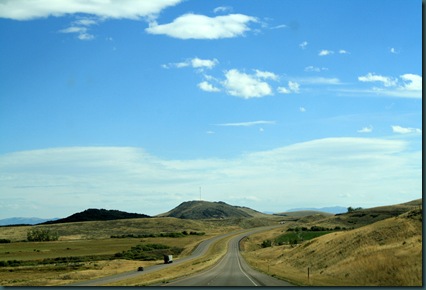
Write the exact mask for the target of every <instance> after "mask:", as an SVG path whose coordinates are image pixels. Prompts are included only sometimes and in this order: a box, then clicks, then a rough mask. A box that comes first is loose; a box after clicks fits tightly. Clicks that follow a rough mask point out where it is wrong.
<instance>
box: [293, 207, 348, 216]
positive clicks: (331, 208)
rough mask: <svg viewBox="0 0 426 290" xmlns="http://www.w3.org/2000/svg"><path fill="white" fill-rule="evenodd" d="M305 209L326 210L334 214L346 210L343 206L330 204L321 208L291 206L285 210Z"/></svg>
mask: <svg viewBox="0 0 426 290" xmlns="http://www.w3.org/2000/svg"><path fill="white" fill-rule="evenodd" d="M305 210H312V211H322V212H328V213H334V214H336V213H345V212H348V208H346V207H343V206H330V207H321V208H314V207H306V208H292V209H289V210H287V212H294V211H305Z"/></svg>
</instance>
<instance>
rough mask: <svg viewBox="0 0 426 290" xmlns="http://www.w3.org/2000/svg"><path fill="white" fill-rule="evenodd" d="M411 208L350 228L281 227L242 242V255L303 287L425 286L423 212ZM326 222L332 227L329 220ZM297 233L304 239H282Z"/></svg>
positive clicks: (394, 209)
mask: <svg viewBox="0 0 426 290" xmlns="http://www.w3.org/2000/svg"><path fill="white" fill-rule="evenodd" d="M411 205H414V207H411V209H410V208H409V207H407V208H406V211H405V212H403V213H401V214H399V215H397V216H393V217H388V218H385V219H382V220H379V221H377V222H372V223H370V224H367V225H364V226H359V227H358V228H355V229H352V230H329V231H323V232H313V231H312V232H309V231H306V232H305V231H303V232H302V231H300V232H296V233H295V232H294V231H288V228H285V227H283V228H282V229H280V230H274V231H271V232H269V233H263V234H262V235H257V236H252V237H250V238H249V239H248V240H246V241H245V242H244V245H243V248H244V250H245V252H244V257H245V258H246V259H247V260H248V261H249V263H250V264H252V265H253V266H254V267H256V268H258V269H260V270H262V271H265V272H269V273H270V274H273V275H276V276H278V277H282V278H286V279H288V280H289V281H293V282H294V283H297V284H300V285H315V286H421V285H422V221H423V218H422V209H421V208H419V207H418V206H417V203H414V204H411ZM411 205H410V206H411ZM402 207H403V206H401V205H396V206H389V207H381V208H375V209H374V212H376V213H377V212H378V211H379V210H383V211H384V212H386V213H389V212H397V211H399V210H401V208H402ZM364 213H367V212H364ZM364 217H365V216H359V217H358V218H360V219H362V218H364ZM351 218H355V217H353V216H351ZM328 224H329V226H330V227H329V228H328V229H331V223H330V221H329V222H328ZM357 224H361V223H358V222H357ZM295 225H297V226H298V227H299V228H300V227H303V226H305V228H308V229H309V225H307V224H303V223H299V222H298V223H293V224H292V225H291V227H293V228H294V226H295ZM339 225H340V224H339V223H338V224H335V227H338V228H340V226H339ZM335 227H334V228H333V229H335ZM311 228H312V227H311ZM316 228H322V227H320V226H316ZM294 234H297V235H298V236H299V237H304V238H305V240H304V241H303V240H302V241H300V240H299V241H298V242H295V243H291V242H289V243H286V242H285V239H283V237H285V236H287V235H288V236H291V235H294ZM278 238H280V239H281V240H280V241H284V243H282V244H281V245H278V244H277V243H275V244H274V243H271V244H265V240H267V239H268V240H271V241H277V240H278ZM290 241H291V240H290ZM262 246H263V247H262ZM308 268H309V279H308Z"/></svg>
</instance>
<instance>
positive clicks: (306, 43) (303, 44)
mask: <svg viewBox="0 0 426 290" xmlns="http://www.w3.org/2000/svg"><path fill="white" fill-rule="evenodd" d="M307 46H308V42H307V41H306V40H305V41H303V42H302V43H300V44H299V47H300V48H301V49H306V47H307Z"/></svg>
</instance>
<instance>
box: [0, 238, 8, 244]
mask: <svg viewBox="0 0 426 290" xmlns="http://www.w3.org/2000/svg"><path fill="white" fill-rule="evenodd" d="M8 243H10V240H8V239H0V244H8Z"/></svg>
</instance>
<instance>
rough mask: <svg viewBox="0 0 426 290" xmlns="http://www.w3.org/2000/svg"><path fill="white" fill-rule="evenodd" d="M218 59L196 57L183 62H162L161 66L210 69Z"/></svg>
mask: <svg viewBox="0 0 426 290" xmlns="http://www.w3.org/2000/svg"><path fill="white" fill-rule="evenodd" d="M218 63H219V61H218V60H217V59H201V58H198V57H195V58H192V59H187V60H185V61H183V62H174V63H168V64H163V65H162V67H163V68H184V67H189V66H190V67H192V68H198V69H203V68H207V69H212V68H213V67H215V66H216V65H217V64H218Z"/></svg>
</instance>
